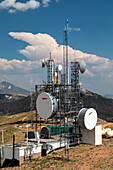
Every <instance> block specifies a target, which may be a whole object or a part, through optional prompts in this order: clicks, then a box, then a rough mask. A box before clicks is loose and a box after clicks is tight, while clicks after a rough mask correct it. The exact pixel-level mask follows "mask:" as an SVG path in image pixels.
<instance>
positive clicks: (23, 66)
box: [0, 58, 41, 74]
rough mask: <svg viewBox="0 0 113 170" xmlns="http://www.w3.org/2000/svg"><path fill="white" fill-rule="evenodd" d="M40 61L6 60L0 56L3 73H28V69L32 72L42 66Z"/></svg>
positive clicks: (0, 67)
mask: <svg viewBox="0 0 113 170" xmlns="http://www.w3.org/2000/svg"><path fill="white" fill-rule="evenodd" d="M40 64H41V63H40V62H39V61H25V60H22V61H20V60H16V59H13V60H6V59H2V58H0V72H2V73H4V74H5V73H6V71H7V73H10V74H14V73H15V74H21V73H28V71H29V72H30V71H31V72H32V71H35V70H37V68H38V67H39V66H40Z"/></svg>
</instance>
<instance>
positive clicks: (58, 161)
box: [0, 112, 113, 170]
mask: <svg viewBox="0 0 113 170" xmlns="http://www.w3.org/2000/svg"><path fill="white" fill-rule="evenodd" d="M33 115H35V112H33ZM30 118H31V113H30V112H28V113H21V114H17V115H12V116H3V117H0V130H1V129H4V136H5V143H12V136H13V134H15V135H16V142H19V141H22V140H24V136H25V134H24V133H23V132H25V131H26V129H25V128H18V126H20V125H23V124H26V123H27V122H29V120H30ZM98 121H99V122H103V127H110V128H112V127H113V124H112V123H107V122H106V121H103V120H100V119H99V120H98ZM34 129H35V124H34ZM34 129H33V130H34ZM29 130H32V129H31V127H30V128H29ZM20 134H21V135H20ZM0 144H1V135H0ZM64 158H65V150H64V149H60V150H56V151H54V152H52V153H50V154H49V155H48V156H46V157H41V158H38V159H34V160H31V161H27V162H26V163H25V164H24V165H21V166H20V167H13V168H4V169H6V170H7V169H9V170H16V169H17V170H26V169H28V170H31V169H32V170H41V169H43V170H47V169H48V170H59V169H60V170H63V169H65V170H89V169H92V170H93V169H95V170H101V169H105V170H110V169H113V139H112V138H111V139H103V145H100V146H92V145H84V144H81V145H78V146H73V147H70V150H69V161H66V160H65V159H64Z"/></svg>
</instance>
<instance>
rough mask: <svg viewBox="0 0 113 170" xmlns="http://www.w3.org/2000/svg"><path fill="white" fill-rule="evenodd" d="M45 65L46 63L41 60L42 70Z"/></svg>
mask: <svg viewBox="0 0 113 170" xmlns="http://www.w3.org/2000/svg"><path fill="white" fill-rule="evenodd" d="M45 65H46V62H45V60H44V59H42V68H43V67H45Z"/></svg>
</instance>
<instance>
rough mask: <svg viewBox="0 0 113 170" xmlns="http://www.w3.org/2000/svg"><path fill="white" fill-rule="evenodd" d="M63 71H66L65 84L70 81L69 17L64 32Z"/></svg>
mask: <svg viewBox="0 0 113 170" xmlns="http://www.w3.org/2000/svg"><path fill="white" fill-rule="evenodd" d="M63 71H64V84H68V82H69V74H68V19H67V21H66V25H65V28H64V34H63Z"/></svg>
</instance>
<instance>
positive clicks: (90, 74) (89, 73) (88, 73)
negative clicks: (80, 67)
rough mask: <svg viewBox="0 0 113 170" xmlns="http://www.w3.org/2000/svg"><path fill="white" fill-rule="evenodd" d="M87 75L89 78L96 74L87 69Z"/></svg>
mask: <svg viewBox="0 0 113 170" xmlns="http://www.w3.org/2000/svg"><path fill="white" fill-rule="evenodd" d="M85 74H86V75H88V76H89V77H94V74H93V73H92V72H91V71H89V70H88V69H86V71H85Z"/></svg>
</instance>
